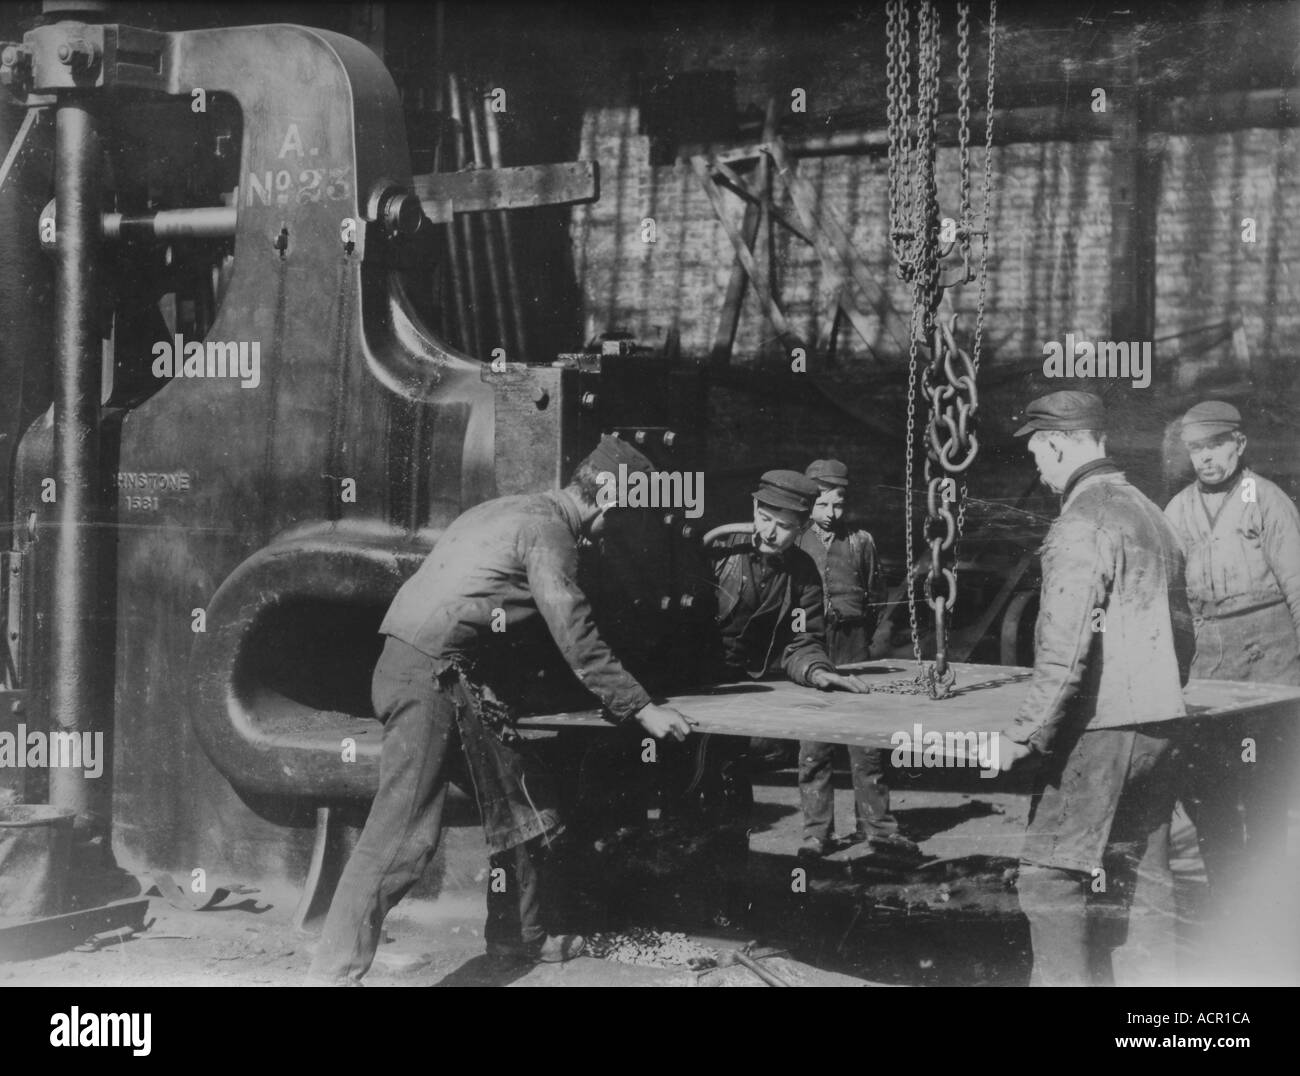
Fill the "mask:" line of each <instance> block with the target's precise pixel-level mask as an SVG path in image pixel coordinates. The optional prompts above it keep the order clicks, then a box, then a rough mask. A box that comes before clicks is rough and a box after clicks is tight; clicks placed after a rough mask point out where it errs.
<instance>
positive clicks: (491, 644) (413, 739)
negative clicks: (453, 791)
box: [310, 436, 689, 985]
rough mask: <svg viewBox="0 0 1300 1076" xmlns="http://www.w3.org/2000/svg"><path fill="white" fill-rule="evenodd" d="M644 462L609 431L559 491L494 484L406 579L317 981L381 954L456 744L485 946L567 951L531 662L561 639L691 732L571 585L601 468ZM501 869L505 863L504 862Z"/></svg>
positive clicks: (651, 711)
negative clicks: (542, 854) (524, 707)
mask: <svg viewBox="0 0 1300 1076" xmlns="http://www.w3.org/2000/svg"><path fill="white" fill-rule="evenodd" d="M620 465H625V466H626V467H627V469H628V470H629V471H648V470H650V466H651V465H650V461H649V460H647V459H646V458H645V457H644V456H643V455H641V453H639V452H637V451H636V450H635V449H633V448H632V447H631V446H629V445H625V444H624V443H623V442H622V441H619V440H618V439H617V438H613V437H609V436H606V437H603V438H602V439H601V443H600V446H599V447H598V448H597V449H596V450H595V451H594V452H592V453H591V455H589V456H588V457H587V459H586V460H584V461H583V462H582V463H581V464H580V465H579V467H578V468H577V470H576V471H575V472H574V475H573V478H572V479H571V480H570V482H569V485H567V486H566V487H565V488H564V489H561V490H556V491H552V492H546V493H536V494H527V495H521V496H512V497H500V498H497V499H496V500H492V501H488V502H486V503H484V504H481V505H478V506H477V507H475V508H472V509H470V510H469V511H468V512H466V513H464V514H463V515H462V516H460V517H459V518H458V519H457V520H455V522H453V523H452V524H451V526H449V527H448V528H447V530H446V531H445V532H444V533H443V535H442V536H441V537H440V538H439V539H438V542H437V544H436V545H435V546H434V548H433V551H432V552H431V553H430V554H429V555H428V557H427V558H425V561H424V563H423V564H422V565H421V566H420V568H419V570H418V571H417V572H416V573H415V575H413V576H412V577H411V578H410V579H409V580H407V582H406V583H405V584H404V585H403V586H402V588H401V589H400V590H399V591H398V593H397V596H396V597H395V598H394V600H393V603H392V605H391V607H390V608H389V610H388V615H387V616H386V617H385V618H384V621H383V623H382V625H381V626H380V631H381V632H382V633H383V634H384V635H386V636H387V641H386V642H385V644H384V650H383V654H382V656H381V657H380V660H379V664H378V667H377V668H376V669H375V674H374V681H373V692H372V695H373V702H374V706H375V712H376V714H377V715H378V716H379V718H380V719H381V720H382V721H383V722H384V741H383V749H382V753H381V756H380V766H379V789H378V791H377V793H376V795H375V799H374V803H373V804H372V805H371V808H370V814H369V817H368V818H367V819H366V825H365V829H364V830H363V831H362V834H361V837H360V839H359V841H358V843H357V846H356V849H355V850H354V851H353V853H352V857H351V859H349V861H348V864H347V867H346V869H345V870H344V872H343V877H342V879H341V880H340V882H339V885H338V890H337V892H336V893H335V895H334V900H333V902H332V904H331V905H330V911H329V915H328V917H327V918H326V921H325V930H324V934H323V936H322V938H321V940H320V945H319V948H318V950H317V952H316V956H315V959H314V960H313V962H312V967H311V974H310V979H311V981H313V982H318V983H337V984H340V985H354V984H357V983H359V981H360V979H361V977H362V976H363V975H364V974H365V973H366V970H367V969H368V968H369V967H370V964H371V961H372V960H373V959H374V955H375V949H376V946H377V944H378V941H379V934H380V930H381V927H382V925H383V922H384V917H385V916H386V915H387V913H388V911H389V909H390V908H392V907H393V905H394V904H396V903H397V902H398V901H399V900H400V899H401V898H402V896H403V895H404V894H405V893H406V892H407V891H408V890H409V889H410V888H411V887H412V886H413V885H414V884H415V883H416V882H417V881H418V880H419V878H420V876H421V874H422V873H423V872H424V869H425V867H426V866H427V864H428V863H429V860H430V859H432V857H433V855H434V852H435V851H436V850H437V847H438V838H439V834H440V830H441V815H442V806H443V800H444V796H445V792H446V782H447V778H448V768H449V765H450V764H451V763H452V762H453V761H455V749H456V746H457V745H459V746H460V749H461V752H462V753H463V761H464V763H465V764H466V766H467V768H468V771H469V775H470V777H471V779H472V785H473V788H474V791H475V794H476V797H477V799H478V805H479V810H480V812H481V814H482V819H483V828H484V833H485V835H486V838H487V843H488V846H489V848H491V850H492V852H493V858H492V865H493V872H492V873H493V875H494V877H499V878H504V879H505V880H506V885H505V887H504V889H505V892H504V893H500V892H499V889H500V888H501V887H498V886H495V885H494V886H490V887H489V893H488V924H487V930H486V931H485V937H486V941H487V943H488V952H489V955H492V956H498V957H518V958H523V959H531V960H551V961H559V960H567V959H569V958H570V957H572V956H576V955H577V954H578V953H580V952H581V950H582V947H583V940H582V938H580V937H578V936H576V935H561V936H548V935H547V934H546V932H545V930H544V928H543V927H542V925H541V922H540V895H539V883H538V877H537V872H536V870H535V867H534V864H533V862H532V858H531V855H530V845H531V846H532V852H539V851H540V849H539V848H538V847H537V846H538V844H539V843H540V842H543V841H546V840H548V839H549V838H550V837H551V836H552V835H554V834H556V833H558V832H559V830H560V828H561V825H560V819H559V817H558V815H557V813H556V809H555V806H554V804H555V794H554V790H553V788H552V787H551V784H550V781H549V779H548V774H547V772H546V770H545V769H544V768H543V767H542V765H541V764H540V762H539V761H538V759H537V758H536V756H535V755H534V754H532V753H531V752H530V751H529V750H528V746H527V744H526V743H525V742H524V741H523V740H522V739H521V737H520V736H519V734H518V732H517V731H516V730H515V728H514V718H515V715H516V714H517V712H518V709H519V700H520V699H521V698H522V697H523V694H524V691H525V690H526V686H527V685H526V681H528V680H529V679H530V677H528V676H527V675H526V674H527V673H528V671H529V670H533V669H536V668H539V667H544V666H546V665H547V664H548V663H549V662H550V659H551V658H552V657H553V656H554V655H555V653H556V651H557V650H558V653H559V655H560V656H562V658H563V659H564V661H565V662H566V663H567V664H568V666H569V668H570V669H571V670H572V671H573V673H574V674H575V675H576V676H577V678H578V680H579V682H580V683H581V684H582V685H583V686H584V687H585V688H586V689H587V690H588V691H590V692H591V693H592V694H593V695H595V696H596V697H597V698H598V699H599V700H600V701H601V702H602V703H603V704H604V707H605V710H606V712H607V713H608V715H609V716H611V717H612V718H613V719H614V720H615V721H617V722H629V721H636V722H638V723H639V724H640V725H641V726H642V728H644V729H645V730H646V731H647V732H649V733H650V734H651V735H653V736H655V737H658V738H663V737H665V736H672V737H674V738H676V739H678V740H680V739H684V738H685V737H686V735H687V733H688V732H689V726H688V723H687V721H686V719H685V718H684V717H683V716H682V715H681V714H679V713H678V712H677V711H676V710H673V709H670V708H668V707H664V706H657V705H655V704H654V703H653V702H652V701H651V699H650V696H649V695H647V694H646V692H645V690H644V689H643V688H642V687H641V685H640V684H639V683H637V681H636V680H634V679H633V678H632V677H631V676H630V675H629V674H628V672H627V671H626V670H625V669H624V668H623V666H622V665H621V664H620V663H619V661H618V659H617V658H616V657H615V656H614V654H613V653H612V652H611V651H610V649H609V647H608V646H607V645H606V644H605V642H604V641H603V640H602V639H601V637H600V634H599V633H598V631H597V630H596V627H595V625H594V624H593V622H592V616H591V608H590V605H589V603H588V601H587V599H586V597H585V596H584V595H583V593H582V591H581V590H580V589H579V588H578V585H577V583H576V582H575V577H576V574H577V570H578V549H577V542H578V539H579V538H580V537H582V536H585V535H590V536H595V535H598V534H600V533H601V531H602V530H603V528H604V523H605V513H606V512H607V511H608V509H609V508H611V507H615V505H614V503H613V502H611V501H610V500H609V499H608V498H605V497H602V496H601V495H600V494H601V492H602V483H601V478H600V476H601V475H602V474H603V473H605V472H609V473H613V472H616V471H617V470H618V469H619V466H620ZM498 869H499V870H501V871H502V872H503V873H502V874H500V875H498V874H497V871H498Z"/></svg>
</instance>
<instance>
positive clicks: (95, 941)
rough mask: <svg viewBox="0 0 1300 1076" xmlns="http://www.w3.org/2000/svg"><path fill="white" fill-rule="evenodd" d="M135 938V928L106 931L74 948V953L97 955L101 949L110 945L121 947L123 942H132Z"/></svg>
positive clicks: (92, 936) (94, 935)
mask: <svg viewBox="0 0 1300 1076" xmlns="http://www.w3.org/2000/svg"><path fill="white" fill-rule="evenodd" d="M134 937H135V928H134V927H118V928H116V929H115V930H105V931H101V932H100V933H98V934H92V935H91V936H90V937H89V938H87V939H86V940H85V941H84V942H82V943H81V944H80V945H76V946H73V951H74V952H77V953H96V952H98V951H99V950H100V949H106V948H108V946H110V945H115V944H116V945H120V944H121V943H122V942H126V941H130V940H131V939H132V938H134Z"/></svg>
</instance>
